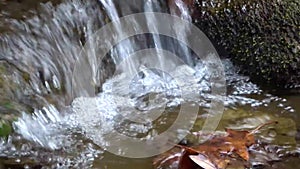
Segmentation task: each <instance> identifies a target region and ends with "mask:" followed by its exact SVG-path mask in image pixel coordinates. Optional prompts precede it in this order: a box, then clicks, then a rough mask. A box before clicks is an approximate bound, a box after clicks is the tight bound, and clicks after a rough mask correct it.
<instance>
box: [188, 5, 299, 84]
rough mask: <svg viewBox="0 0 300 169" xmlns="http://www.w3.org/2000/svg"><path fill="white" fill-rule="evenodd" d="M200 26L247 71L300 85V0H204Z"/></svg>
mask: <svg viewBox="0 0 300 169" xmlns="http://www.w3.org/2000/svg"><path fill="white" fill-rule="evenodd" d="M201 2H202V3H201V4H200V5H198V7H196V8H195V10H194V17H195V18H198V20H199V22H198V23H197V25H198V26H199V27H200V28H201V30H202V31H204V32H205V33H206V34H207V36H208V37H209V38H210V39H212V40H213V41H214V42H216V43H217V44H218V45H219V46H222V47H223V48H224V49H226V51H227V52H228V53H229V55H230V57H231V58H232V60H233V62H234V63H235V64H236V65H239V66H240V67H241V68H242V70H243V72H244V73H245V74H248V75H250V76H251V77H252V78H253V79H256V80H257V81H259V82H263V83H264V84H265V83H268V84H272V85H275V86H278V87H297V86H298V87H299V86H300V36H299V35H300V33H299V32H300V8H299V6H300V1H299V0H285V1H277V0H267V1H258V0H231V1H223V0H214V1H212V0H203V1H201Z"/></svg>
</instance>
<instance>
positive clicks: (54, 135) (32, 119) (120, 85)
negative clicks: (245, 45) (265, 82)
mask: <svg viewBox="0 0 300 169" xmlns="http://www.w3.org/2000/svg"><path fill="white" fill-rule="evenodd" d="M124 3H127V4H124ZM175 4H176V6H177V8H178V9H179V11H180V14H179V17H180V18H182V19H185V20H187V21H190V22H191V17H190V15H189V11H188V8H187V7H186V6H185V4H184V3H183V2H182V1H181V0H176V1H175ZM166 5H167V4H164V3H162V2H160V1H157V0H145V1H139V2H135V1H132V2H123V1H122V2H120V3H116V2H113V1H111V0H99V1H92V0H88V1H84V2H83V1H80V0H66V1H64V2H62V3H60V4H58V5H57V6H53V5H52V4H51V3H47V4H41V8H40V9H39V10H38V11H37V12H35V13H34V16H33V17H31V18H29V19H26V20H24V21H21V20H14V19H7V21H6V22H7V23H9V30H7V31H6V32H3V33H2V34H1V36H0V41H1V42H2V43H1V46H0V50H1V52H0V53H1V54H0V60H1V61H3V62H5V63H6V64H9V65H12V66H13V67H15V68H17V70H18V71H19V72H20V73H19V74H20V76H18V78H19V79H20V80H19V81H21V82H22V78H24V77H23V76H22V75H21V74H23V73H26V74H28V75H29V80H28V84H27V86H28V87H27V88H26V91H24V92H23V93H24V94H21V95H17V96H16V98H18V99H20V100H21V101H20V102H21V104H26V105H28V104H30V106H31V108H32V109H33V111H32V114H29V113H30V110H28V109H22V111H21V112H22V113H21V116H20V118H19V119H18V120H17V121H16V122H14V129H15V132H16V134H15V135H14V136H10V137H9V139H8V141H2V142H0V156H8V157H20V156H21V157H22V156H27V157H28V156H31V157H33V160H35V161H38V162H39V163H42V164H44V165H45V166H50V167H52V168H55V167H57V168H59V167H61V168H63V167H66V166H73V167H91V166H92V163H93V160H94V158H97V157H98V156H99V155H100V154H103V151H102V149H101V148H99V147H98V146H101V147H102V148H104V147H105V146H106V145H108V144H110V142H109V140H106V139H105V137H104V136H105V135H106V134H107V133H110V132H112V131H113V130H116V129H118V131H119V132H121V133H123V134H126V135H130V136H138V135H143V136H145V137H149V138H151V136H155V135H157V134H158V133H159V131H157V130H156V129H155V128H157V126H159V125H162V124H164V123H167V122H166V121H164V120H161V119H160V120H158V122H157V121H155V122H153V119H152V117H147V114H148V113H150V112H151V111H152V110H158V109H161V110H162V111H164V110H165V108H167V111H166V112H164V114H163V115H165V114H167V112H168V111H169V109H170V111H171V110H173V109H176V107H178V106H180V104H181V103H183V102H193V103H195V104H197V105H198V106H200V107H201V108H203V109H204V110H203V111H204V112H205V113H207V111H206V108H209V107H210V106H211V105H210V100H211V98H212V97H214V96H213V95H211V90H212V89H211V84H210V81H209V79H210V76H211V72H209V71H208V67H207V63H205V62H203V61H199V60H196V59H195V58H194V56H193V52H192V51H191V50H190V49H189V48H188V47H187V46H185V45H183V44H181V43H179V42H176V41H175V40H174V39H171V38H168V37H163V36H159V35H148V34H147V35H138V36H135V37H132V38H129V39H126V40H124V41H122V42H120V43H119V44H118V45H116V46H115V47H114V48H113V49H112V50H111V51H110V53H109V54H108V55H109V57H108V58H107V60H105V63H106V64H101V65H102V66H103V67H101V68H100V70H96V69H98V68H97V67H96V66H95V65H93V62H95V63H94V64H96V62H97V59H98V58H97V50H96V48H97V46H93V45H90V46H89V51H88V52H89V57H90V58H88V59H90V61H91V62H92V69H94V70H93V72H96V71H99V74H100V75H99V76H101V77H100V78H98V79H97V80H99V81H100V83H99V86H97V87H99V88H101V90H99V92H98V93H96V97H94V98H86V97H77V98H73V95H72V90H73V89H72V73H73V68H74V65H75V64H76V61H77V60H78V59H79V57H80V56H79V55H78V54H79V53H80V51H81V49H82V48H83V45H84V44H85V43H86V42H88V41H90V40H91V39H93V34H94V33H95V32H96V31H97V30H98V29H99V28H101V27H102V26H103V25H105V24H106V23H107V21H108V20H110V21H117V20H118V18H119V17H121V16H124V15H128V14H131V13H137V12H151V11H156V12H166ZM171 13H173V14H175V12H174V11H173V12H172V11H171ZM177 15H178V14H177ZM145 19H146V21H147V24H148V25H147V26H148V27H149V28H151V29H154V30H155V29H156V24H155V23H156V18H151V17H147V18H145ZM132 25H133V26H134V27H135V28H136V29H138V28H139V23H132ZM174 29H175V30H177V34H176V35H177V36H181V37H182V38H184V39H186V38H187V32H189V30H188V29H187V28H186V27H182V26H180V25H176V28H174ZM116 30H117V32H116V33H117V35H116V36H122V34H123V31H122V28H116ZM103 43H105V42H103ZM150 47H153V48H157V49H166V50H168V51H170V52H172V53H177V54H178V55H179V56H182V58H181V59H182V60H184V62H185V63H186V64H187V65H176V66H175V67H173V69H172V71H171V72H170V73H169V74H166V73H164V72H159V71H157V70H152V69H149V68H147V67H146V65H144V64H141V63H138V64H140V65H139V73H138V74H136V76H135V77H134V78H133V79H128V77H127V76H126V73H124V72H125V70H126V71H129V72H134V71H133V70H130V68H131V67H132V64H135V63H134V61H132V60H130V58H129V59H125V58H128V56H129V55H130V54H131V53H133V52H134V51H137V50H138V49H144V48H150ZM162 58H164V57H159V56H158V63H159V64H161V66H162V67H168V66H170V65H171V64H170V63H169V62H167V61H166V60H164V59H162ZM122 60H126V62H125V64H123V67H121V68H120V72H117V74H115V75H114V76H112V73H111V72H113V71H114V70H115V69H116V67H115V65H118V64H119V63H120V62H122ZM222 62H223V65H224V67H225V72H226V80H227V85H228V93H227V96H226V102H225V105H226V106H227V107H229V108H233V109H235V108H236V107H238V106H240V105H244V106H250V107H258V108H259V107H261V106H263V107H270V106H271V104H275V105H276V106H278V107H280V110H282V111H289V112H294V111H295V110H294V109H293V108H292V107H291V106H289V105H288V104H286V103H285V102H286V100H285V99H283V98H280V97H277V96H273V95H270V94H265V93H264V92H263V91H262V90H261V89H260V88H259V87H258V86H257V85H255V84H253V83H251V82H250V80H249V78H248V77H245V76H241V75H239V74H238V73H237V72H238V70H236V68H235V67H234V66H233V65H232V64H231V62H230V61H229V60H227V59H223V60H222ZM170 67H171V66H170ZM82 76H85V73H84V72H82ZM174 77H176V80H177V81H175V80H174ZM178 80H179V81H180V82H181V83H180V84H181V85H180V86H179V85H178ZM128 84H130V85H129V86H130V87H129V88H128V87H127V85H128ZM183 88H184V91H185V92H187V93H185V95H187V96H189V97H187V98H186V100H184V99H182V98H181V95H182V93H181V91H182V89H183ZM82 90H84V89H82ZM78 92H79V93H80V92H82V91H78ZM32 101H33V102H34V104H32ZM205 113H204V114H205ZM138 114H145V115H146V116H144V117H147V118H145V119H142V120H144V122H143V124H140V123H138V122H140V120H141V119H138V117H137V119H135V116H137V115H138ZM123 117H131V118H130V119H135V121H136V123H133V122H132V121H131V122H128V121H126V119H125V120H124V119H123ZM145 122H146V123H145ZM180 132H182V131H178V134H180ZM184 132H186V131H184ZM19 144H21V145H22V146H21V147H18V146H17V145H19ZM35 147H38V148H37V149H36V148H35ZM44 150H46V151H44ZM60 151H63V152H65V153H66V154H67V155H65V156H63V155H61V154H60ZM74 152H76V153H74ZM51 154H53V155H51ZM120 154H122V150H121V149H120ZM43 156H47V159H48V161H43V160H45V159H44V158H43ZM70 156H72V157H70ZM39 157H40V158H39ZM54 164H55V165H57V164H61V165H59V166H55V165H54Z"/></svg>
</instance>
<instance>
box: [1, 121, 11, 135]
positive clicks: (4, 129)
mask: <svg viewBox="0 0 300 169" xmlns="http://www.w3.org/2000/svg"><path fill="white" fill-rule="evenodd" d="M12 131H13V129H12V126H11V122H9V121H6V120H0V138H1V137H8V136H9V135H10V134H11V133H12Z"/></svg>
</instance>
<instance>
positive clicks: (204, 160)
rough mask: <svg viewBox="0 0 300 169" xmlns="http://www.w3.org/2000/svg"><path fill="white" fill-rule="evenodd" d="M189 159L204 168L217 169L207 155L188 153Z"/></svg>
mask: <svg viewBox="0 0 300 169" xmlns="http://www.w3.org/2000/svg"><path fill="white" fill-rule="evenodd" d="M189 157H190V159H191V160H192V161H193V162H194V163H196V164H197V165H199V166H200V167H202V168H205V169H217V168H216V166H215V165H214V164H213V163H212V162H211V161H210V160H209V159H208V157H206V156H204V155H202V154H198V155H190V156H189Z"/></svg>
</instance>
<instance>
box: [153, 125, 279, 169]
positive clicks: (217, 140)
mask: <svg viewBox="0 0 300 169" xmlns="http://www.w3.org/2000/svg"><path fill="white" fill-rule="evenodd" d="M273 123H276V122H268V123H265V124H262V125H260V126H258V127H257V128H255V129H254V130H252V131H237V130H232V129H225V131H226V132H227V135H226V136H216V137H213V138H212V139H211V140H209V141H207V142H205V143H203V144H200V145H198V146H193V147H186V146H181V145H177V146H176V147H177V148H180V149H178V151H177V156H176V159H175V158H173V159H172V160H173V161H172V162H173V163H174V162H175V160H178V169H197V168H199V167H201V168H205V169H226V167H227V166H228V164H229V163H233V162H235V161H237V159H243V160H244V162H243V160H242V162H243V163H244V165H247V164H246V162H248V161H249V152H248V148H249V147H250V146H251V145H253V144H255V138H254V133H255V132H256V131H258V130H259V129H261V128H262V127H264V126H266V125H269V124H273ZM182 150H183V151H182ZM180 151H181V152H180ZM178 153H179V154H180V155H179V157H178ZM239 161H241V160H239ZM160 162H162V161H161V160H160ZM156 163H157V161H156ZM156 166H157V165H156Z"/></svg>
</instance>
